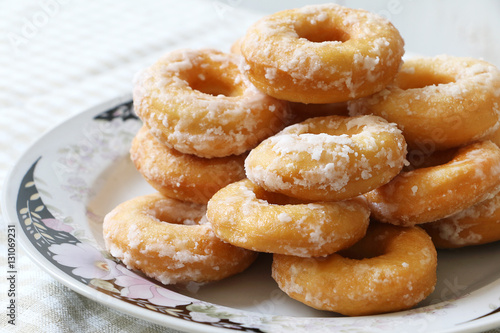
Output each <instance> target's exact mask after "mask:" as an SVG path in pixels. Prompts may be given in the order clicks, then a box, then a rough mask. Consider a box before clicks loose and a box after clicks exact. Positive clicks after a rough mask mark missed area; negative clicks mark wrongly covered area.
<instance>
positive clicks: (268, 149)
mask: <svg viewBox="0 0 500 333" xmlns="http://www.w3.org/2000/svg"><path fill="white" fill-rule="evenodd" d="M405 155H406V143H405V139H404V137H403V135H402V134H401V131H400V130H399V129H398V128H397V127H396V125H395V124H389V123H388V122H387V121H385V120H384V119H382V118H380V117H376V116H360V117H342V116H328V117H317V118H311V119H308V120H305V121H304V122H302V123H298V124H295V125H291V126H288V127H286V128H285V129H284V130H283V131H281V132H280V133H278V134H277V135H275V136H272V137H270V138H268V139H266V140H264V141H263V142H261V143H260V144H259V145H258V146H257V147H256V148H254V149H252V151H251V152H250V153H249V155H248V157H247V158H246V160H245V172H246V175H247V178H249V179H250V180H251V181H253V182H254V183H256V184H258V185H259V186H262V187H263V188H264V189H266V190H268V191H271V192H279V193H282V194H285V195H288V196H291V197H295V198H299V199H304V200H311V201H318V200H319V201H338V200H344V199H348V198H352V197H355V196H357V195H359V194H362V193H365V192H368V191H370V190H372V189H374V188H377V187H379V186H381V185H383V184H385V183H387V182H389V181H390V180H391V179H392V178H393V177H395V176H396V175H397V174H398V173H399V172H400V171H401V169H402V167H403V164H404V161H405Z"/></svg>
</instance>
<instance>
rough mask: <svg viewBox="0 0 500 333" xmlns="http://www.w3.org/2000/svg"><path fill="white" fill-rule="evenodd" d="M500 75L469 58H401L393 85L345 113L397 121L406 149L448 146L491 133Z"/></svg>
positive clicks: (499, 113) (499, 115)
mask: <svg viewBox="0 0 500 333" xmlns="http://www.w3.org/2000/svg"><path fill="white" fill-rule="evenodd" d="M499 99H500V71H499V70H498V69H497V68H496V67H495V66H494V65H492V64H489V63H487V62H485V61H482V60H479V59H473V58H464V57H452V56H447V55H441V56H436V57H414V58H410V59H408V60H405V62H404V64H403V66H402V69H401V71H400V72H399V74H398V75H397V76H396V79H395V81H394V83H393V84H391V85H389V86H388V87H387V88H386V89H384V90H383V91H381V92H379V93H378V94H375V95H373V96H369V97H366V98H362V99H359V100H355V101H350V102H349V110H350V114H351V115H360V114H373V115H377V116H381V117H384V118H385V119H387V120H388V121H390V122H394V123H397V124H398V125H399V126H400V128H401V129H402V130H403V134H404V136H405V138H406V141H407V143H408V145H409V146H410V147H412V148H419V147H421V146H423V147H425V146H431V148H432V149H434V150H440V149H446V148H453V147H458V146H462V145H466V144H469V143H471V142H473V141H477V140H480V139H482V138H484V137H485V136H487V135H488V134H491V133H492V132H493V131H494V130H495V129H496V128H498V125H499V122H498V121H499V119H500V105H499V104H500V103H499Z"/></svg>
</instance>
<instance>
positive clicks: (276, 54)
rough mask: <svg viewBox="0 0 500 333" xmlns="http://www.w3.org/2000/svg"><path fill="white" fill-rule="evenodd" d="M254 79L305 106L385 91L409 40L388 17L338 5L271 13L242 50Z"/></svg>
mask: <svg viewBox="0 0 500 333" xmlns="http://www.w3.org/2000/svg"><path fill="white" fill-rule="evenodd" d="M240 50H241V53H242V55H243V57H244V58H245V61H246V65H245V66H244V67H243V69H244V71H245V73H246V75H247V76H248V78H249V79H250V81H251V82H252V83H253V84H254V85H255V86H256V87H257V88H258V89H260V90H261V91H263V92H265V93H266V94H268V95H270V96H273V97H276V98H279V99H283V100H287V101H291V102H301V103H336V102H344V101H347V100H350V99H354V98H359V97H363V96H368V95H371V94H373V93H376V92H378V91H380V90H382V89H383V88H384V87H385V86H386V85H387V84H388V83H389V82H391V81H392V80H393V78H394V76H395V75H396V73H397V71H398V70H399V66H400V64H401V58H402V56H403V53H404V42H403V39H402V38H401V36H400V34H399V32H398V30H397V29H396V28H395V27H394V26H393V25H392V24H391V23H390V22H389V21H388V20H386V19H385V18H383V17H381V16H379V15H376V14H373V13H370V12H367V11H364V10H360V9H350V8H346V7H342V6H339V5H336V4H323V5H310V6H305V7H303V8H297V9H289V10H284V11H281V12H277V13H275V14H272V15H268V16H265V17H263V18H262V19H260V20H259V21H257V22H256V23H255V24H253V25H252V26H251V27H250V28H249V29H248V31H247V33H246V34H245V36H243V39H242V41H241V47H240Z"/></svg>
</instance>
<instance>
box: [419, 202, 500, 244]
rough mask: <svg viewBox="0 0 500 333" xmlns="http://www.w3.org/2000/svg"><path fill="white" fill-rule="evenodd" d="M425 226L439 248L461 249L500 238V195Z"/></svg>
mask: <svg viewBox="0 0 500 333" xmlns="http://www.w3.org/2000/svg"><path fill="white" fill-rule="evenodd" d="M422 227H423V228H424V229H425V231H427V233H428V234H429V235H430V236H431V237H432V241H433V242H434V245H436V247H437V248H458V247H464V246H471V245H479V244H487V243H491V242H496V241H498V240H500V194H496V195H495V196H494V197H493V198H491V199H487V200H484V201H482V202H480V203H478V204H476V205H474V206H471V207H469V208H466V209H464V210H463V211H461V212H458V213H457V214H454V215H452V216H449V217H446V218H444V219H441V220H438V221H434V222H430V223H425V224H423V225H422Z"/></svg>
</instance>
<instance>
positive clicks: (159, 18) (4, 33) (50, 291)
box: [0, 0, 500, 332]
mask: <svg viewBox="0 0 500 333" xmlns="http://www.w3.org/2000/svg"><path fill="white" fill-rule="evenodd" d="M306 2H307V1H289V2H286V1H281V2H279V4H277V3H275V2H273V3H270V2H269V1H267V4H266V1H255V2H252V1H241V0H237V1H235V0H232V1H229V0H224V1H201V0H200V1H197V0H189V1H185V0H183V1H176V0H172V1H154V0H142V1H132V0H127V1H124V0H121V1H112V0H101V1H84V0H64V1H63V0H40V1H32V0H23V1H19V0H16V1H0V33H1V36H0V184H3V183H4V181H5V178H6V177H7V170H8V169H10V168H11V166H12V165H13V164H14V162H15V160H16V159H17V158H18V157H19V156H20V155H21V153H22V152H23V151H24V150H25V149H26V148H27V147H28V146H29V145H30V144H31V143H33V142H34V141H36V140H37V139H38V138H39V137H40V136H41V135H42V134H43V133H44V132H46V131H47V130H49V129H50V128H52V127H53V126H54V125H55V124H57V123H59V122H61V121H63V120H64V119H67V118H69V117H71V116H73V115H75V114H76V113H78V112H80V111H83V110H86V109H87V108H89V107H92V106H94V105H97V104H100V103H101V102H103V101H106V100H109V99H112V98H114V97H116V96H119V95H122V94H124V93H127V92H130V91H131V87H132V78H133V76H134V74H135V73H136V72H137V71H138V70H139V69H141V68H143V67H145V66H147V65H149V64H150V63H152V62H153V61H154V60H155V59H157V58H158V56H160V55H161V54H163V53H164V52H165V51H167V50H171V49H175V48H180V47H193V48H200V47H205V46H211V47H216V48H218V49H221V50H228V49H229V47H230V45H231V43H232V42H233V41H234V40H236V38H238V37H239V36H241V35H242V34H243V33H244V32H245V30H246V28H247V27H248V25H249V24H251V23H252V22H254V21H255V20H256V19H257V18H258V17H260V16H261V14H256V13H254V12H251V11H249V10H243V8H244V7H245V6H247V7H253V8H255V9H262V10H265V11H274V10H277V9H280V8H283V7H285V6H286V7H293V6H298V5H303V4H304V3H306ZM323 2H324V1H323ZM392 2H394V1H392ZM388 3H389V2H383V3H381V2H379V3H378V6H379V11H381V12H382V11H384V10H385V12H384V13H386V14H387V13H389V14H391V11H390V10H391V8H392V9H393V12H392V14H394V19H396V20H398V17H397V15H396V14H397V13H396V12H397V11H398V10H397V8H396V9H394V7H390V6H389V4H388ZM358 4H359V1H358V2H357V4H356V6H358ZM410 5H412V6H414V4H410V3H408V6H410ZM280 6H281V7H280ZM403 9H404V8H403ZM496 32H497V31H495V33H496ZM410 44H411V43H410ZM496 45H497V46H498V45H499V44H498V43H497V44H496ZM497 46H491V47H497ZM495 52H497V49H491V50H490V51H489V53H488V54H487V55H488V56H490V57H492V56H493V55H496V53H495ZM0 209H1V207H0ZM0 219H2V217H0ZM0 221H1V222H2V224H3V225H5V224H6V221H5V220H3V219H2V220H0ZM6 238H7V236H6V231H5V228H4V227H3V228H2V231H1V232H0V258H1V262H0V264H1V267H2V270H1V271H0V293H1V295H2V296H1V297H0V299H1V301H2V303H1V308H2V311H1V313H2V314H1V316H0V318H1V319H0V330H2V331H8V332H11V331H12V329H15V330H17V331H19V332H158V331H163V332H172V331H173V330H170V329H165V328H160V327H158V326H156V325H154V324H151V323H148V322H145V321H142V320H137V319H135V318H132V317H129V316H128V315H124V314H122V313H118V312H116V311H114V310H112V309H109V308H107V307H105V306H103V305H100V304H98V303H96V302H94V301H91V300H89V299H87V298H85V297H83V296H80V295H79V294H77V293H75V292H73V291H71V290H70V289H68V288H67V287H65V286H63V285H62V284H60V283H59V282H57V281H56V280H54V279H53V278H52V277H50V276H49V275H48V274H46V273H45V272H43V271H42V270H41V269H40V268H39V267H37V266H36V265H34V264H33V263H32V262H31V261H30V259H29V258H28V257H27V256H26V255H25V254H24V252H23V251H22V249H21V248H20V247H19V246H18V251H19V254H18V257H17V258H18V263H17V268H18V272H19V274H18V281H17V287H16V288H17V291H18V295H17V302H18V304H17V305H18V312H17V325H16V327H12V326H11V325H9V324H7V319H8V318H7V316H6V315H5V314H4V313H5V312H6V311H5V309H6V306H7V305H6V304H5V303H4V302H5V300H6V297H5V293H6V291H7V289H8V288H7V283H6V277H5V275H6V274H7V273H6V271H7V270H6V269H4V267H5V266H4V265H5V264H6V253H7V249H6ZM496 332H500V330H497V331H496Z"/></svg>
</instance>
